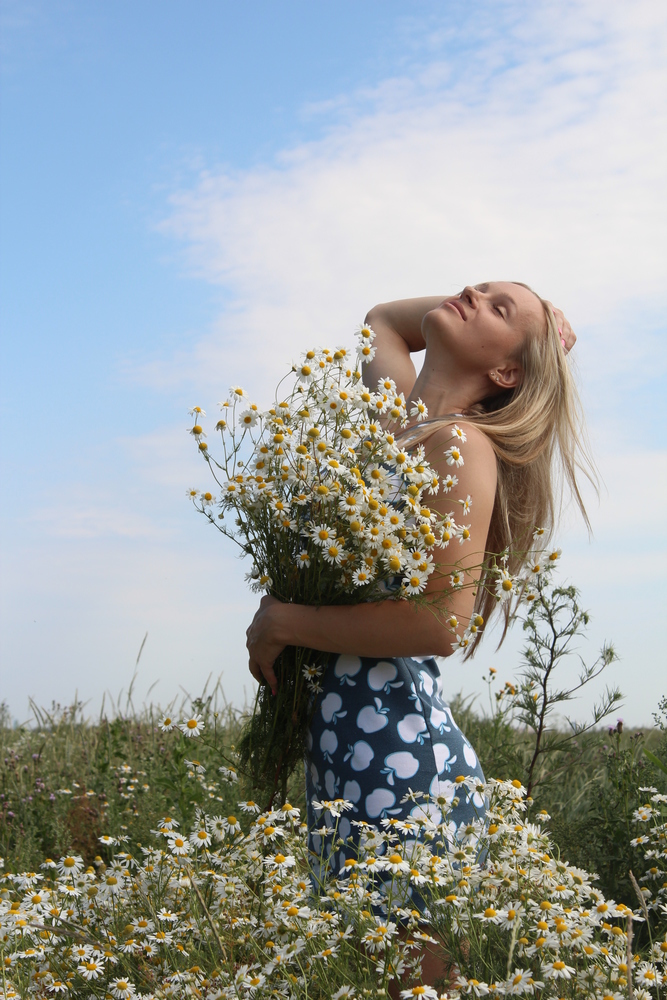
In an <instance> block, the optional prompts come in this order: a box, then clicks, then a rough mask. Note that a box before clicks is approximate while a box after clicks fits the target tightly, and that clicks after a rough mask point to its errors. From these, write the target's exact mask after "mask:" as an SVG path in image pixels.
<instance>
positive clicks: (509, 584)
mask: <svg viewBox="0 0 667 1000" xmlns="http://www.w3.org/2000/svg"><path fill="white" fill-rule="evenodd" d="M513 593H514V581H513V579H512V577H511V576H510V574H509V573H508V572H507V570H506V569H502V570H500V572H499V573H498V579H497V581H496V596H497V597H499V598H500V600H501V601H506V600H508V599H509V598H510V597H511V596H512V594H513Z"/></svg>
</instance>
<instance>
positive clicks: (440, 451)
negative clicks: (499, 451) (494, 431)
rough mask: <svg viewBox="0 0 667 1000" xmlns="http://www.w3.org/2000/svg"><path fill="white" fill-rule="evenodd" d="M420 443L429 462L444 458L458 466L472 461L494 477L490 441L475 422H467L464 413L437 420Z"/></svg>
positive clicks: (435, 462)
mask: <svg viewBox="0 0 667 1000" xmlns="http://www.w3.org/2000/svg"><path fill="white" fill-rule="evenodd" d="M421 443H422V445H423V446H424V449H425V451H426V455H427V457H428V459H429V461H430V462H431V463H432V464H437V465H439V464H440V462H441V461H444V462H445V464H449V465H456V466H457V468H460V467H461V466H463V465H464V464H466V463H467V462H468V461H472V462H474V464H475V465H477V466H478V467H479V468H480V469H486V470H488V473H489V474H491V475H493V477H494V478H495V476H496V453H495V451H494V450H493V445H492V444H491V442H490V440H489V438H488V437H487V435H486V434H485V433H484V431H483V430H481V428H480V427H478V426H477V425H476V424H473V423H469V422H468V421H467V420H466V419H465V417H452V418H451V419H449V418H448V419H447V420H444V421H443V422H442V423H438V425H437V426H436V427H434V429H433V431H432V432H431V433H430V434H429V435H428V437H426V438H424V439H423V440H422V442H421ZM457 452H458V456H457V454H456V453H457ZM439 456H440V459H439ZM461 460H462V461H461ZM459 463H460V465H459Z"/></svg>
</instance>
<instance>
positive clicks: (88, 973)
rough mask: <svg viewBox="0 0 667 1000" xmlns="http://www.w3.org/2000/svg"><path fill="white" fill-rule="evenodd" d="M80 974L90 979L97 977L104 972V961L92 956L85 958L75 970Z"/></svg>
mask: <svg viewBox="0 0 667 1000" xmlns="http://www.w3.org/2000/svg"><path fill="white" fill-rule="evenodd" d="M76 971H77V972H78V973H79V975H80V976H83V978H84V979H87V980H88V981H90V980H91V979H99V977H100V976H101V975H102V973H103V972H104V963H103V962H99V961H97V960H96V959H94V958H87V959H85V961H84V962H82V964H81V965H80V966H79V967H78V968H77V970H76Z"/></svg>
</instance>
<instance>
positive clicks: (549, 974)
mask: <svg viewBox="0 0 667 1000" xmlns="http://www.w3.org/2000/svg"><path fill="white" fill-rule="evenodd" d="M542 973H543V975H544V976H545V978H546V979H571V978H572V976H573V975H575V969H574V968H573V967H572V966H571V965H566V963H565V962H563V961H562V960H561V959H556V961H555V962H545V963H544V965H543V966H542Z"/></svg>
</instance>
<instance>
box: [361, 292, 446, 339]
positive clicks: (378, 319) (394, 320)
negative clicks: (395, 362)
mask: <svg viewBox="0 0 667 1000" xmlns="http://www.w3.org/2000/svg"><path fill="white" fill-rule="evenodd" d="M444 298H445V296H444V295H423V296H420V297H419V298H416V299H396V300H395V301H394V302H383V303H381V304H380V305H377V306H373V308H372V309H371V310H370V311H369V313H368V316H367V317H366V319H367V321H368V322H369V323H370V324H371V326H372V327H373V329H374V330H375V332H376V333H379V332H380V331H383V332H384V331H389V330H390V331H392V332H393V333H395V334H398V336H399V337H400V338H401V340H403V341H404V343H405V344H406V345H407V346H408V348H409V350H410V351H423V350H424V348H425V346H426V345H425V343H424V337H423V336H422V319H423V318H424V316H425V315H426V313H427V312H430V311H431V309H435V308H437V306H439V305H440V303H441V302H442V300H443V299H444Z"/></svg>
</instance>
